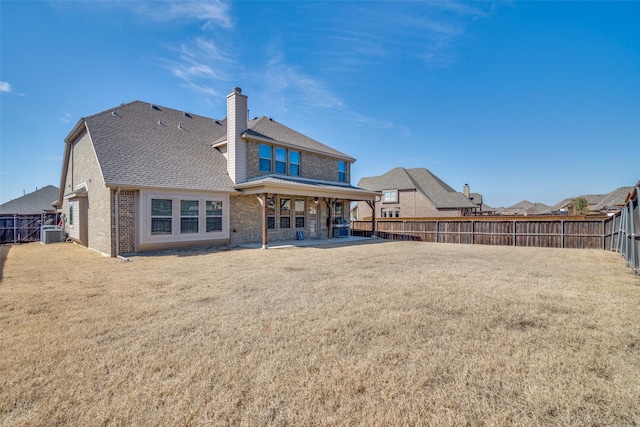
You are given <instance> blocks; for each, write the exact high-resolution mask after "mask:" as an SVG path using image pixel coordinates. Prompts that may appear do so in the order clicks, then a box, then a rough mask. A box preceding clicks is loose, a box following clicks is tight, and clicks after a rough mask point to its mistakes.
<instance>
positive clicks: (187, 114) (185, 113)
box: [182, 111, 193, 119]
mask: <svg viewBox="0 0 640 427" xmlns="http://www.w3.org/2000/svg"><path fill="white" fill-rule="evenodd" d="M182 114H184V116H185V117H189V118H190V119H192V118H193V117H192V116H191V114H189V113H187V112H186V111H184V112H183V113H182Z"/></svg>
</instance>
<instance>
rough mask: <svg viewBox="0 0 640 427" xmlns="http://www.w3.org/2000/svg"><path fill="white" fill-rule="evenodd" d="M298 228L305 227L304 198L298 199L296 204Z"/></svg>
mask: <svg viewBox="0 0 640 427" xmlns="http://www.w3.org/2000/svg"><path fill="white" fill-rule="evenodd" d="M294 209H295V214H296V228H304V199H296V201H295V205H294Z"/></svg>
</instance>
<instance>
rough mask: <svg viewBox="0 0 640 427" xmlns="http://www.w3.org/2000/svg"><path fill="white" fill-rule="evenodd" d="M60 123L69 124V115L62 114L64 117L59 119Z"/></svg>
mask: <svg viewBox="0 0 640 427" xmlns="http://www.w3.org/2000/svg"><path fill="white" fill-rule="evenodd" d="M60 121H61V122H63V123H70V122H71V113H69V112H66V113H64V117H61V118H60Z"/></svg>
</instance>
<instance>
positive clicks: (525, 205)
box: [501, 200, 549, 216]
mask: <svg viewBox="0 0 640 427" xmlns="http://www.w3.org/2000/svg"><path fill="white" fill-rule="evenodd" d="M548 209H549V206H547V205H545V204H544V203H531V202H529V201H527V200H523V201H521V202H520V203H516V204H515V205H512V206H509V207H508V208H506V209H504V210H503V211H502V212H501V215H509V216H513V215H522V216H527V215H542V214H544V213H545V212H546V211H547V210H548Z"/></svg>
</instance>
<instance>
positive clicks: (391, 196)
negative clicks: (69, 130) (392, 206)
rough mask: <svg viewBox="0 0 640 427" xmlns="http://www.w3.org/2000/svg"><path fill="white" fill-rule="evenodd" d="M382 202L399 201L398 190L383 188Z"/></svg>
mask: <svg viewBox="0 0 640 427" xmlns="http://www.w3.org/2000/svg"><path fill="white" fill-rule="evenodd" d="M382 203H398V190H382Z"/></svg>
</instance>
